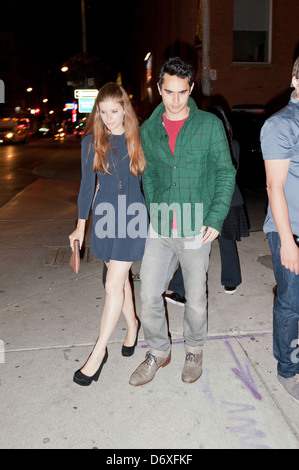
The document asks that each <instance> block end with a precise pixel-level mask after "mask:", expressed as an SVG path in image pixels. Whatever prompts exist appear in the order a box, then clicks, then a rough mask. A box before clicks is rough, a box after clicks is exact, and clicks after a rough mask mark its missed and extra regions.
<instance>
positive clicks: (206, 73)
mask: <svg viewBox="0 0 299 470" xmlns="http://www.w3.org/2000/svg"><path fill="white" fill-rule="evenodd" d="M201 1H202V2H203V21H202V93H203V95H204V96H211V81H210V0H201Z"/></svg>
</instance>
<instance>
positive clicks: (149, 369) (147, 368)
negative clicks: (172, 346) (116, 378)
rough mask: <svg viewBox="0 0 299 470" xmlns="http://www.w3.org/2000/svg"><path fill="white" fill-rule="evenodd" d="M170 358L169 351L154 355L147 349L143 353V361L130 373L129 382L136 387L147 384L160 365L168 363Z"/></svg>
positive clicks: (163, 365)
mask: <svg viewBox="0 0 299 470" xmlns="http://www.w3.org/2000/svg"><path fill="white" fill-rule="evenodd" d="M170 358H171V352H169V354H168V355H167V356H154V355H153V354H151V352H150V351H148V352H147V353H146V355H145V361H143V362H142V363H141V364H140V366H139V367H137V369H136V370H135V372H133V374H132V375H131V377H130V380H129V384H131V385H134V386H136V387H137V386H138V385H145V384H147V383H148V382H150V381H151V380H153V378H154V377H155V375H156V372H157V370H158V369H159V368H160V367H165V366H167V365H168V364H169V363H170Z"/></svg>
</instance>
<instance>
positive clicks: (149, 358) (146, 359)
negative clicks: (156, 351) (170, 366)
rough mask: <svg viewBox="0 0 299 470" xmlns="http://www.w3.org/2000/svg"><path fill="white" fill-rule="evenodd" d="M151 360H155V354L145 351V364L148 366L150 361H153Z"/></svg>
mask: <svg viewBox="0 0 299 470" xmlns="http://www.w3.org/2000/svg"><path fill="white" fill-rule="evenodd" d="M153 361H155V362H157V358H156V356H153V355H152V354H151V353H150V352H149V351H147V353H146V355H145V362H146V364H148V365H149V366H150V365H151V362H153Z"/></svg>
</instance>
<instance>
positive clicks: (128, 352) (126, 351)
mask: <svg viewBox="0 0 299 470" xmlns="http://www.w3.org/2000/svg"><path fill="white" fill-rule="evenodd" d="M140 327H141V323H140V320H138V328H137V333H136V338H135V343H134V344H133V346H125V345H124V344H123V345H122V348H121V353H122V355H123V356H125V357H129V356H132V355H133V354H134V351H135V347H136V345H137V341H138V334H139V330H140Z"/></svg>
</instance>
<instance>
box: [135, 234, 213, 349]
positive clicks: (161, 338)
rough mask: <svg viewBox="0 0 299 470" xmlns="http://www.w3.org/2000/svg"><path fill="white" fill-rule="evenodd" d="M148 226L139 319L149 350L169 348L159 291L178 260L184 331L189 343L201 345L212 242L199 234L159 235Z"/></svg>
mask: <svg viewBox="0 0 299 470" xmlns="http://www.w3.org/2000/svg"><path fill="white" fill-rule="evenodd" d="M151 230H152V229H151V228H150V231H149V235H148V238H147V240H146V245H145V253H144V256H143V259H142V265H141V271H140V278H141V305H142V311H141V322H142V327H143V333H144V337H145V340H146V342H147V343H148V345H149V346H150V348H151V349H156V350H159V351H167V350H168V349H169V347H170V338H169V335H168V325H167V320H166V315H165V307H164V301H163V297H162V294H163V292H165V290H166V289H167V286H168V284H169V281H170V279H171V278H172V276H173V274H174V272H175V269H176V267H177V264H178V261H179V262H180V264H181V267H182V272H183V278H184V285H185V290H186V295H185V297H186V300H187V301H186V304H185V314H184V320H183V334H184V340H185V343H186V344H187V345H189V346H193V347H196V346H200V347H201V348H202V346H203V344H204V343H205V341H206V337H207V270H208V267H209V256H210V251H211V243H207V244H202V242H201V238H202V234H200V235H198V236H196V237H195V239H194V240H193V239H189V238H177V237H176V233H175V232H174V231H173V236H172V237H169V238H167V237H162V236H160V235H158V234H156V233H155V232H152V231H151Z"/></svg>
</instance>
